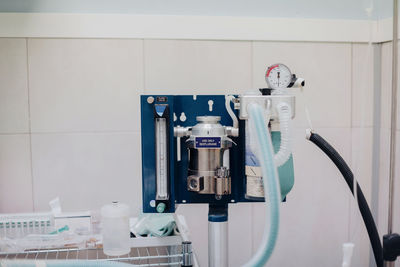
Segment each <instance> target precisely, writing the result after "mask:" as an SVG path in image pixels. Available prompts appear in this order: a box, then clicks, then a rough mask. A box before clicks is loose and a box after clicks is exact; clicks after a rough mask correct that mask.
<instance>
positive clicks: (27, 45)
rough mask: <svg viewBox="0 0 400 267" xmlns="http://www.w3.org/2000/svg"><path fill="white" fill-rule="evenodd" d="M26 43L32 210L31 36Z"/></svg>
mask: <svg viewBox="0 0 400 267" xmlns="http://www.w3.org/2000/svg"><path fill="white" fill-rule="evenodd" d="M25 45H26V76H27V79H26V81H27V82H26V85H27V90H28V125H29V157H30V159H29V160H30V164H31V190H32V210H33V211H35V197H34V194H35V191H34V186H33V184H34V179H33V152H32V122H31V102H30V86H29V85H30V80H29V77H30V76H29V38H25Z"/></svg>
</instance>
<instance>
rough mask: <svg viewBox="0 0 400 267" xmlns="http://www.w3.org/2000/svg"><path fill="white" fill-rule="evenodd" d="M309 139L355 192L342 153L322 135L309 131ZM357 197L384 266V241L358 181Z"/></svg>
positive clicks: (378, 262) (351, 176)
mask: <svg viewBox="0 0 400 267" xmlns="http://www.w3.org/2000/svg"><path fill="white" fill-rule="evenodd" d="M307 139H308V140H310V141H311V142H313V143H314V144H315V145H317V146H318V147H319V148H320V149H321V150H322V151H323V152H324V153H325V154H326V155H327V156H328V157H329V158H330V159H331V160H332V162H333V163H334V164H335V165H336V167H337V168H338V169H339V171H340V173H341V174H342V175H343V178H344V179H345V181H346V183H347V185H348V187H349V189H350V191H351V193H352V194H353V195H354V192H353V180H354V176H353V172H352V171H351V169H350V168H349V166H348V165H347V164H346V162H345V161H344V159H343V158H342V157H341V156H340V154H339V153H338V152H337V151H336V150H335V149H334V148H333V147H332V146H331V145H330V144H329V143H328V142H327V141H326V140H325V139H324V138H322V137H321V136H320V135H318V134H316V133H313V132H311V131H310V132H309V134H307ZM356 195H357V199H358V208H359V210H360V212H361V216H362V218H363V220H364V224H365V227H366V228H367V232H368V236H369V240H370V242H371V246H372V251H373V253H374V257H375V262H376V265H377V266H378V267H383V251H382V243H381V239H380V237H379V234H378V230H377V228H376V224H375V221H374V218H373V217H372V213H371V210H370V209H369V206H368V203H367V200H366V199H365V197H364V194H363V192H362V190H361V187H360V185H359V184H358V183H357V194H356Z"/></svg>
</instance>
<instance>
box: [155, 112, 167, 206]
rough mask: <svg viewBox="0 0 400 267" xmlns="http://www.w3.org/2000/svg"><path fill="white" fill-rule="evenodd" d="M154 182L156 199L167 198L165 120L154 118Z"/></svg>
mask: <svg viewBox="0 0 400 267" xmlns="http://www.w3.org/2000/svg"><path fill="white" fill-rule="evenodd" d="M155 124H156V125H155V129H156V183H157V195H156V199H157V200H166V199H168V161H167V157H168V155H167V122H166V119H165V118H156V120H155Z"/></svg>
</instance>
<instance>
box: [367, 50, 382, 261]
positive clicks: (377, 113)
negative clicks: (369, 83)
mask: <svg viewBox="0 0 400 267" xmlns="http://www.w3.org/2000/svg"><path fill="white" fill-rule="evenodd" d="M373 51H374V52H373V63H374V64H373V78H374V81H373V89H374V94H373V97H374V103H373V123H372V124H373V133H372V146H373V147H372V179H371V191H372V192H371V212H372V215H373V217H374V219H375V222H376V223H377V224H378V219H379V218H378V216H379V173H380V157H381V153H380V149H381V141H380V140H381V108H382V107H381V97H382V88H381V79H382V76H381V75H382V73H381V70H382V61H381V60H382V45H381V44H379V45H375V46H374V50H373ZM377 227H378V229H379V225H377ZM369 266H370V267H373V266H375V264H374V258H373V255H372V254H370V260H369Z"/></svg>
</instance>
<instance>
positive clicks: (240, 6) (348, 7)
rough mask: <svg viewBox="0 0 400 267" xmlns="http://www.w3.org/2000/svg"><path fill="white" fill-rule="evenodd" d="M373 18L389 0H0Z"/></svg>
mask: <svg viewBox="0 0 400 267" xmlns="http://www.w3.org/2000/svg"><path fill="white" fill-rule="evenodd" d="M371 2H373V13H372V17H373V18H374V19H382V18H388V17H391V15H392V0H196V1H195V0H0V12H45V13H48V12H61V13H121V14H151V15H194V16H241V17H284V18H288V17H295V18H318V19H323V18H326V19H367V18H368V17H367V15H366V12H365V8H366V7H368V6H370V5H371Z"/></svg>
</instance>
